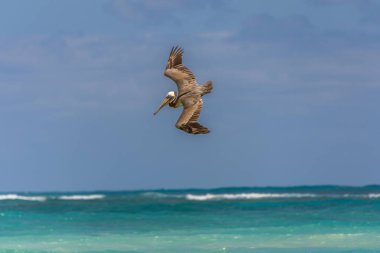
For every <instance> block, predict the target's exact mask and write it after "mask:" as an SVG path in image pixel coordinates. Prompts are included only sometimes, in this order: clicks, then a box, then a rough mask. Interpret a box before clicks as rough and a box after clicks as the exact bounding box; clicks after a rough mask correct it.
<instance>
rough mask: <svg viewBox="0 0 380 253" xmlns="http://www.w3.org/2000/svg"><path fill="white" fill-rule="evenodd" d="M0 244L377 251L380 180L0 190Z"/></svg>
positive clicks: (55, 248)
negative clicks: (113, 189) (255, 185)
mask: <svg viewBox="0 0 380 253" xmlns="http://www.w3.org/2000/svg"><path fill="white" fill-rule="evenodd" d="M0 252H97V253H100V252H110V253H111V252H112V253H117V252H127V253H148V252H149V253H197V252H205V253H206V252H210V253H211V252H213V253H214V252H219V253H227V252H231V253H232V252H234V253H248V252H252V253H253V252H255V253H256V252H262V253H264V252H265V253H267V252H270V253H272V252H273V253H285V252H286V253H299V252H302V253H304V252H310V253H311V252H315V253H317V252H324V253H334V252H340V253H341V252H352V253H357V252H358V253H359V252H377V253H380V186H366V187H338V186H313V187H287V188H276V187H264V188H220V189H207V190H199V189H188V190H150V191H124V192H67V193H63V192H59V193H0Z"/></svg>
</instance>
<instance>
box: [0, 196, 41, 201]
mask: <svg viewBox="0 0 380 253" xmlns="http://www.w3.org/2000/svg"><path fill="white" fill-rule="evenodd" d="M0 200H27V201H45V200H46V197H43V196H21V195H17V194H3V195H0Z"/></svg>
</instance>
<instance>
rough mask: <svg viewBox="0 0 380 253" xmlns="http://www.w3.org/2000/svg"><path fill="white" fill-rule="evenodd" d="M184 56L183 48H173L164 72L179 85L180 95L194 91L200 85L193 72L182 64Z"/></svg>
mask: <svg viewBox="0 0 380 253" xmlns="http://www.w3.org/2000/svg"><path fill="white" fill-rule="evenodd" d="M182 55H183V49H182V48H180V47H173V48H172V50H171V51H170V55H169V59H168V62H167V64H166V68H165V71H164V75H165V76H167V77H169V78H170V79H172V80H173V81H174V82H175V83H176V84H177V87H178V94H179V95H181V94H183V93H185V92H188V91H191V90H193V89H194V88H195V87H196V86H197V85H198V84H197V81H196V79H195V75H194V74H193V72H191V70H190V69H188V68H187V67H186V66H185V65H183V64H182Z"/></svg>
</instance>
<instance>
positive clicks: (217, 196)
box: [186, 193, 318, 201]
mask: <svg viewBox="0 0 380 253" xmlns="http://www.w3.org/2000/svg"><path fill="white" fill-rule="evenodd" d="M314 197H318V195H316V194H311V193H237V194H209V193H208V194H204V195H193V194H187V195H186V199H188V200H200V201H202V200H212V199H265V198H314Z"/></svg>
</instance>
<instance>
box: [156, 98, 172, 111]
mask: <svg viewBox="0 0 380 253" xmlns="http://www.w3.org/2000/svg"><path fill="white" fill-rule="evenodd" d="M168 103H169V98H167V97H166V98H164V100H163V101H162V103H161V104H160V107H158V109H157V111H155V112H154V113H153V115H156V114H157V113H158V112H159V111H160V110H161V109H162V107H164V106H165V105H167V104H168Z"/></svg>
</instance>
